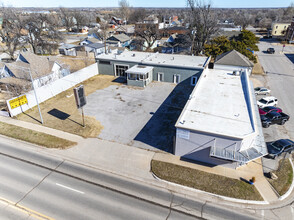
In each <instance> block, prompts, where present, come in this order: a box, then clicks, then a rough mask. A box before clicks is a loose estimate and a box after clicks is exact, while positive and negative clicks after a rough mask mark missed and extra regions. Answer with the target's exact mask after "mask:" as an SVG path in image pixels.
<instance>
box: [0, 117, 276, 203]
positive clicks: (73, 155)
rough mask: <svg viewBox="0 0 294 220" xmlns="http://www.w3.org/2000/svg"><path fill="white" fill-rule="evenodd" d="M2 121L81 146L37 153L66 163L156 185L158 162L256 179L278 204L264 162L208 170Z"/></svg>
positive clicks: (170, 157) (268, 197)
mask: <svg viewBox="0 0 294 220" xmlns="http://www.w3.org/2000/svg"><path fill="white" fill-rule="evenodd" d="M0 121H2V122H5V123H9V124H13V125H17V126H20V127H24V128H28V129H32V130H35V131H39V132H43V133H47V134H51V135H54V136H57V137H60V138H64V139H68V140H71V141H76V142H77V143H78V144H77V146H74V147H72V148H69V149H65V150H60V149H48V148H38V149H37V151H39V152H47V153H50V154H53V155H59V156H61V157H62V158H66V159H67V160H71V161H73V162H77V163H80V164H83V165H87V166H91V167H96V168H98V169H101V170H104V171H107V172H110V173H114V174H118V175H122V176H127V177H129V178H133V179H138V180H140V181H144V182H149V183H154V182H155V179H154V177H153V176H152V173H151V172H150V164H151V160H152V159H155V160H160V161H165V162H169V163H174V164H178V165H181V166H186V167H190V168H194V169H197V170H201V171H204V172H208V173H213V174H217V175H222V176H226V177H230V178H234V179H240V178H244V179H247V180H249V179H251V178H252V177H253V176H255V178H256V183H255V186H256V188H257V190H258V191H259V192H260V194H261V195H262V197H263V198H264V200H265V201H267V202H273V201H277V200H278V197H277V195H276V194H275V192H274V191H273V189H272V188H271V186H270V184H269V183H268V181H267V180H266V179H265V177H264V176H263V170H262V163H261V159H258V160H256V161H253V162H251V163H248V164H247V165H244V166H242V167H240V168H238V169H236V170H234V169H230V168H225V167H221V166H216V167H208V166H203V165H199V164H195V163H189V162H185V161H182V160H180V158H179V157H177V156H175V155H172V154H168V153H155V152H153V151H148V150H145V149H140V148H136V147H131V146H127V145H123V144H119V143H116V142H110V141H104V140H101V139H98V138H88V139H84V138H82V137H80V136H77V135H73V134H69V133H66V132H63V131H59V130H56V129H52V128H48V127H45V126H42V125H37V124H32V123H29V122H24V121H19V120H16V119H12V118H6V117H2V116H0Z"/></svg>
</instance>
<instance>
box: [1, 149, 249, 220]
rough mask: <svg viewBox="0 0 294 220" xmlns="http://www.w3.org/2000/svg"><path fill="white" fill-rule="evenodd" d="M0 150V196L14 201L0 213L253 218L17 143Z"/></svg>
mask: <svg viewBox="0 0 294 220" xmlns="http://www.w3.org/2000/svg"><path fill="white" fill-rule="evenodd" d="M0 152H1V153H0V179H1V181H0V197H1V199H0V200H5V201H6V200H8V201H10V204H12V206H14V207H15V209H14V211H13V212H7V209H5V208H3V210H2V209H1V205H0V217H2V218H4V217H5V219H9V218H6V217H7V216H9V215H10V216H12V215H16V214H18V215H19V216H23V215H24V217H23V218H22V217H17V219H27V216H26V215H25V214H24V210H34V213H37V215H38V216H42V217H44V216H46V217H48V218H49V217H50V218H54V219H200V218H199V216H200V217H203V218H205V219H216V218H218V219H253V217H251V216H250V215H248V214H247V213H246V212H245V211H244V210H243V212H240V211H238V212H236V211H235V210H231V209H229V208H226V207H223V206H221V205H215V204H212V203H207V202H205V201H201V199H200V198H199V201H196V200H195V199H191V198H189V196H185V195H181V194H177V193H175V192H171V191H168V190H166V189H164V188H157V187H153V186H149V185H146V184H143V183H138V182H135V181H132V180H130V179H125V178H123V177H119V176H114V175H111V174H109V173H104V172H102V171H99V170H97V169H93V168H90V167H84V166H81V165H77V164H74V163H71V162H68V161H64V160H62V159H60V158H55V157H51V156H48V155H42V154H40V153H37V152H31V151H28V150H26V149H25V148H21V147H20V146H19V147H16V146H7V145H4V144H0ZM17 208H20V210H19V213H17ZM4 210H5V212H4ZM242 213H243V214H242ZM30 218H32V216H30ZM12 219H13V218H12Z"/></svg>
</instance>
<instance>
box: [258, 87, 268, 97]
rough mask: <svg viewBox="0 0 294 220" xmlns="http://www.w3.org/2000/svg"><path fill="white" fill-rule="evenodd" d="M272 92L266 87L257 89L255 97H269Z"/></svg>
mask: <svg viewBox="0 0 294 220" xmlns="http://www.w3.org/2000/svg"><path fill="white" fill-rule="evenodd" d="M270 92H271V90H269V89H267V88H265V87H256V88H255V89H254V93H255V95H267V94H270Z"/></svg>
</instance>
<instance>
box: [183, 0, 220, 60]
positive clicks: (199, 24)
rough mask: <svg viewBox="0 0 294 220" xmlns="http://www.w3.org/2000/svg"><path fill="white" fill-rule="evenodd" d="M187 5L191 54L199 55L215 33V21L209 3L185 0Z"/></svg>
mask: <svg viewBox="0 0 294 220" xmlns="http://www.w3.org/2000/svg"><path fill="white" fill-rule="evenodd" d="M187 3H188V6H189V7H190V9H191V11H190V16H189V23H190V24H189V29H190V37H191V41H192V47H191V53H192V54H195V55H199V54H200V53H202V52H203V50H204V44H205V43H207V42H208V41H209V39H210V37H211V35H212V34H214V33H215V32H216V31H217V29H218V28H217V19H216V16H215V14H214V13H213V11H212V9H211V4H210V3H205V2H204V1H200V0H199V1H198V0H187Z"/></svg>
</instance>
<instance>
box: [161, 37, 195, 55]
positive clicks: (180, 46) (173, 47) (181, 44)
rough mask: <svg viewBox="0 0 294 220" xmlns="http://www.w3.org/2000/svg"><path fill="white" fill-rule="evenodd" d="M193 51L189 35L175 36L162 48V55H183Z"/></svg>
mask: <svg viewBox="0 0 294 220" xmlns="http://www.w3.org/2000/svg"><path fill="white" fill-rule="evenodd" d="M189 51H191V39H190V38H189V36H187V35H183V34H173V35H171V36H170V37H169V38H168V39H167V40H166V42H164V44H163V45H162V46H161V53H172V54H173V53H182V52H189Z"/></svg>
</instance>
